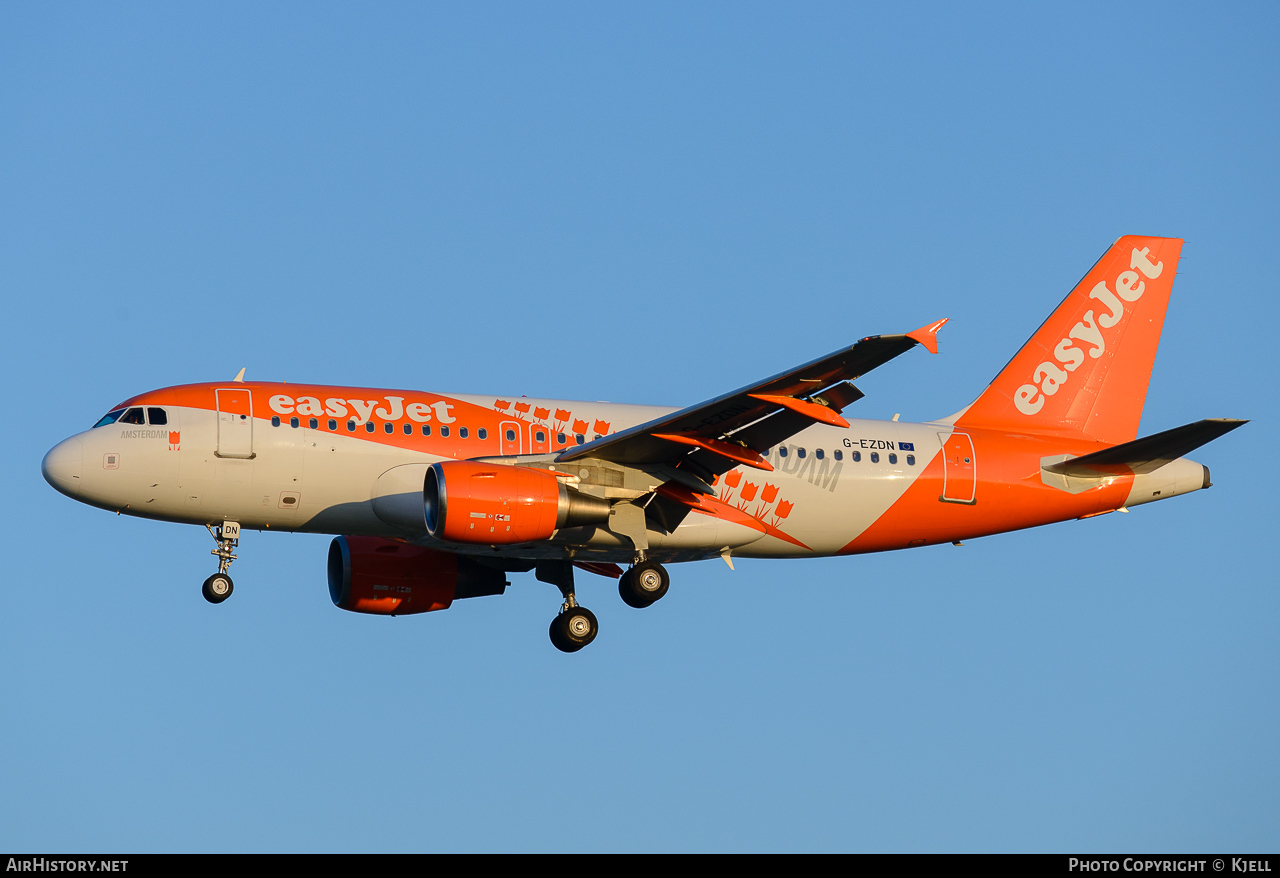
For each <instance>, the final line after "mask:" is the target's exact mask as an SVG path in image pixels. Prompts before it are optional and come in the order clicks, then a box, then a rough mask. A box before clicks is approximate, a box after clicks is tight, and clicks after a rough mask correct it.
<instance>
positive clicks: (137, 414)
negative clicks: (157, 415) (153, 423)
mask: <svg viewBox="0 0 1280 878" xmlns="http://www.w3.org/2000/svg"><path fill="white" fill-rule="evenodd" d="M146 422H147V421H146V419H145V418H144V417H143V416H142V409H129V410H128V411H127V412H125V413H124V417H122V418H121V419H120V423H122V424H145V423H146Z"/></svg>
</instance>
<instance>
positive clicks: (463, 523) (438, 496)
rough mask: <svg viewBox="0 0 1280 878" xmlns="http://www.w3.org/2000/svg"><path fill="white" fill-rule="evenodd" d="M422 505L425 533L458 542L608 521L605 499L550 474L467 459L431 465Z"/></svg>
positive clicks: (527, 537) (536, 534)
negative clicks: (571, 485)
mask: <svg viewBox="0 0 1280 878" xmlns="http://www.w3.org/2000/svg"><path fill="white" fill-rule="evenodd" d="M423 505H424V506H425V509H426V519H427V533H429V534H431V536H433V537H436V538H437V539H442V540H450V541H452V542H456V543H484V544H486V545H495V544H506V543H527V542H533V541H536V540H545V539H547V538H549V537H550V536H551V535H552V534H553V533H555V532H556V531H557V530H559V529H561V528H565V527H581V526H586V525H602V524H605V523H607V522H608V520H609V501H607V500H603V499H601V498H599V497H593V496H591V495H589V494H583V493H582V492H580V491H575V490H574V489H572V488H570V487H569V486H567V485H565V484H563V483H561V482H560V480H559V479H557V478H556V477H555V476H554V475H552V474H551V473H548V472H543V471H541V470H535V469H529V468H527V467H519V466H505V465H499V464H490V463H474V462H472V461H467V460H451V461H444V462H442V463H435V464H432V465H431V467H430V468H429V469H428V470H427V479H426V484H425V486H424V488H423Z"/></svg>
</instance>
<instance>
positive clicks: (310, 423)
mask: <svg viewBox="0 0 1280 878" xmlns="http://www.w3.org/2000/svg"><path fill="white" fill-rule="evenodd" d="M307 424H308V426H310V427H311V429H312V430H318V429H320V421H319V420H317V419H316V418H312V419H311V420H309V421H307Z"/></svg>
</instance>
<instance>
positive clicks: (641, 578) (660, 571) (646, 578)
mask: <svg viewBox="0 0 1280 878" xmlns="http://www.w3.org/2000/svg"><path fill="white" fill-rule="evenodd" d="M670 586H671V577H670V576H668V575H667V568H665V567H663V566H662V565H661V564H659V563H658V562H657V561H641V562H640V563H638V564H636V565H635V566H634V567H632V568H631V569H630V570H628V571H627V572H626V573H624V574H622V577H621V578H620V579H619V580H618V594H619V595H621V597H622V601H623V603H625V604H626V605H627V606H629V607H635V608H636V609H638V610H642V609H644V608H645V607H647V606H650V605H651V604H654V603H657V602H658V600H660V599H661V598H662V596H663V595H665V594H666V593H667V589H668V588H669V587H670Z"/></svg>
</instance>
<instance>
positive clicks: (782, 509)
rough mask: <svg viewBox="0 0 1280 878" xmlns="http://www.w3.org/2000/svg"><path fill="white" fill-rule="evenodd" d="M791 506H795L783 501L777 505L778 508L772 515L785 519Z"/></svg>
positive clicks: (789, 512)
mask: <svg viewBox="0 0 1280 878" xmlns="http://www.w3.org/2000/svg"><path fill="white" fill-rule="evenodd" d="M793 506H795V504H794V503H792V502H790V501H789V500H783V501H782V502H781V503H779V504H778V508H777V509H775V510H774V515H776V516H778V518H779V519H783V518H786V517H787V516H788V515H790V514H791V507H793Z"/></svg>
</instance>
